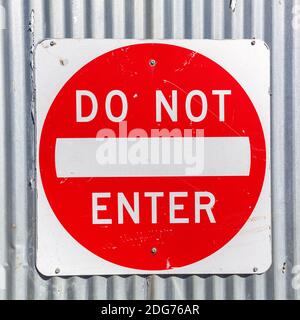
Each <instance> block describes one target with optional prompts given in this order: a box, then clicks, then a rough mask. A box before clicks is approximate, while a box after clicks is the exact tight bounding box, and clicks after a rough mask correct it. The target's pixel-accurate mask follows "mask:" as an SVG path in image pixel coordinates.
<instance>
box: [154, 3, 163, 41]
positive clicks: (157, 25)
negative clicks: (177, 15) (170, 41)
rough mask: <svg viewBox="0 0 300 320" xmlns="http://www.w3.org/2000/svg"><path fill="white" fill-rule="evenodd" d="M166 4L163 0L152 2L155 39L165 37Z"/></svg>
mask: <svg viewBox="0 0 300 320" xmlns="http://www.w3.org/2000/svg"><path fill="white" fill-rule="evenodd" d="M164 4H165V2H164V1H163V0H153V1H152V8H153V9H152V37H153V38H154V39H163V38H164V36H165V23H164V14H165V10H164Z"/></svg>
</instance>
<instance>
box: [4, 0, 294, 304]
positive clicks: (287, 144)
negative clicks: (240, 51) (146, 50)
mask: <svg viewBox="0 0 300 320" xmlns="http://www.w3.org/2000/svg"><path fill="white" fill-rule="evenodd" d="M230 3H231V6H230ZM5 15H6V21H5V19H4V16H5ZM0 20H1V21H0V29H1V30H0V299H67V298H68V299H107V298H108V299H143V298H148V299H299V297H300V289H298V290H296V288H295V289H293V286H292V279H293V276H294V274H293V273H292V268H293V266H296V265H298V264H300V236H299V235H300V179H299V177H300V74H299V73H300V1H299V0H294V1H292V0H285V1H283V0H265V1H263V0H237V1H229V0H224V1H223V0H212V1H211V0H173V1H172V0H112V1H111V0H86V1H84V0H73V1H71V0H65V1H64V0H28V1H26V0H23V1H22V0H0ZM63 37H74V38H84V37H89V38H90V37H91V38H212V39H223V38H233V39H237V38H250V37H256V38H262V39H264V40H265V41H266V42H267V43H268V45H269V46H270V48H271V55H272V157H273V158H272V178H273V181H272V192H273V203H272V205H273V257H274V260H273V265H272V268H271V269H270V270H269V271H268V272H267V273H265V274H264V275H253V276H224V277H222V276H196V275H194V276H156V275H154V276H121V277H120V276H111V277H101V276H97V277H96V276H95V277H68V278H60V277H55V278H45V277H43V276H41V275H40V274H39V273H38V272H37V271H36V269H35V262H34V261H35V203H34V195H35V183H34V147H33V138H34V137H33V132H34V123H33V119H32V115H31V111H32V107H33V105H34V95H33V92H34V85H33V79H32V61H33V60H32V58H33V55H32V49H33V47H34V45H35V44H36V43H38V42H39V41H40V40H42V39H44V38H63ZM257 76H258V77H259V71H258V74H257ZM294 270H295V269H294ZM298 270H299V269H298ZM294 287H295V286H294Z"/></svg>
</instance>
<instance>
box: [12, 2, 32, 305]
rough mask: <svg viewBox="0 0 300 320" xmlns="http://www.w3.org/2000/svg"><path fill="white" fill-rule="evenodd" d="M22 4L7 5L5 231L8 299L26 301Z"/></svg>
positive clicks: (25, 159)
mask: <svg viewBox="0 0 300 320" xmlns="http://www.w3.org/2000/svg"><path fill="white" fill-rule="evenodd" d="M23 12H24V3H23V1H13V2H9V5H8V22H9V23H8V29H9V30H8V31H9V35H10V36H9V44H8V47H7V49H8V50H9V51H8V52H9V54H8V55H9V61H8V63H9V70H10V74H11V79H10V82H9V89H8V90H9V93H10V101H9V102H8V103H9V107H10V111H11V112H10V115H9V116H10V117H9V131H10V139H11V140H10V142H9V143H10V144H11V147H10V156H11V167H10V169H11V172H9V173H10V176H11V189H10V190H9V192H10V196H11V212H10V213H11V216H10V221H9V225H8V229H10V230H11V233H12V234H11V237H10V250H11V252H10V266H11V279H10V287H11V288H10V289H11V293H10V294H11V297H14V298H16V299H26V298H27V294H28V290H27V275H28V259H27V250H28V248H27V227H28V225H27V214H28V212H27V206H28V203H27V149H26V141H25V139H24V137H26V136H27V135H26V113H27V110H26V88H25V85H24V83H25V81H26V75H25V63H24V60H25V59H24V57H25V36H24V31H23V30H24V16H23Z"/></svg>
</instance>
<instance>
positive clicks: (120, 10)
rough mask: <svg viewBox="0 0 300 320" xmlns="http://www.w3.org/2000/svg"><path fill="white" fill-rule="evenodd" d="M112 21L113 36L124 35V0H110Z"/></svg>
mask: <svg viewBox="0 0 300 320" xmlns="http://www.w3.org/2000/svg"><path fill="white" fill-rule="evenodd" d="M112 5H113V7H112V9H113V10H112V16H113V18H112V22H113V38H116V39H123V38H125V37H126V34H125V31H126V29H125V28H126V27H125V1H124V0H113V1H112Z"/></svg>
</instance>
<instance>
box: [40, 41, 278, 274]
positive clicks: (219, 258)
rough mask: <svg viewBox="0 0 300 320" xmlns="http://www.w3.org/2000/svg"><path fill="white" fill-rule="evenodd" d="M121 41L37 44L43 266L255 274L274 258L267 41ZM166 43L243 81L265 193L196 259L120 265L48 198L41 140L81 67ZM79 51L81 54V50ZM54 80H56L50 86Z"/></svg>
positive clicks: (52, 270)
mask: <svg viewBox="0 0 300 320" xmlns="http://www.w3.org/2000/svg"><path fill="white" fill-rule="evenodd" d="M252 41H253V40H119V39H104V40H100V39H99V40H96V39H78V40H77V39H49V40H44V41H42V42H41V43H39V44H38V45H37V47H36V51H35V82H36V141H37V162H36V166H37V257H36V258H37V260H36V265H37V268H38V270H39V271H40V272H41V273H42V274H44V275H47V276H54V275H107V274H158V273H159V274H251V273H263V272H265V271H266V270H267V269H268V268H269V267H270V265H271V261H272V254H271V176H270V94H269V93H270V52H269V49H268V47H267V45H266V44H265V43H264V42H263V41H260V40H255V43H252ZM139 43H167V44H173V45H177V46H181V47H185V48H188V49H191V50H194V51H197V52H199V53H201V54H203V55H205V56H207V57H209V58H210V59H212V60H213V61H215V62H216V63H218V64H219V65H221V66H222V67H223V68H224V69H225V70H227V71H228V72H229V73H230V74H231V75H232V76H233V77H234V78H235V79H236V80H237V81H238V82H239V83H240V85H241V86H242V87H243V88H244V90H245V91H246V93H247V94H248V96H249V97H250V99H251V100H252V102H253V104H254V105H255V107H256V110H257V113H258V115H259V118H260V121H261V124H262V127H263V130H264V134H265V139H266V146H267V167H266V176H265V180H264V183H263V187H262V191H261V195H260V197H259V200H258V202H257V205H256V207H255V208H254V210H253V212H252V215H251V216H250V218H249V220H248V221H247V223H246V224H245V225H244V227H243V228H242V229H241V230H240V231H239V232H238V234H237V235H236V236H235V237H234V238H233V239H232V240H231V241H229V242H228V243H227V244H226V245H225V246H224V247H222V248H221V249H220V250H218V251H217V252H215V253H214V254H212V255H210V256H209V257H207V258H205V259H203V260H201V261H199V262H196V263H193V264H191V265H188V266H185V267H181V268H174V269H170V270H166V271H145V270H137V269H131V268H125V267H121V266H119V265H116V264H113V263H111V262H109V261H106V260H104V259H101V258H99V257H98V256H96V255H95V254H93V253H91V252H90V251H88V250H87V249H86V248H84V247H83V246H82V245H80V244H79V243H78V242H77V241H76V240H75V239H74V238H72V237H71V236H70V235H69V234H68V233H67V232H66V230H65V229H64V228H63V226H62V225H61V224H60V222H59V221H58V219H57V218H56V216H55V215H54V214H53V212H52V209H51V207H50V205H49V203H48V200H47V198H46V195H45V193H44V189H43V186H42V183H41V177H40V173H39V159H38V155H39V150H38V148H39V141H40V135H41V129H42V126H43V123H44V120H45V118H46V115H47V112H48V110H49V108H50V105H51V103H52V102H53V100H54V98H55V96H56V95H57V93H58V92H59V91H60V89H61V88H62V87H63V85H64V84H65V83H66V81H67V80H68V79H69V78H70V77H71V76H72V75H73V74H74V73H76V71H77V70H79V69H80V68H81V67H83V66H84V65H85V64H87V63H88V62H89V61H91V60H93V59H94V58H96V57H98V56H99V55H102V54H104V53H106V52H108V51H111V50H114V49H116V48H119V47H123V46H127V45H131V44H139ZM78 52H80V54H78ZM49 83H51V85H49Z"/></svg>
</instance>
